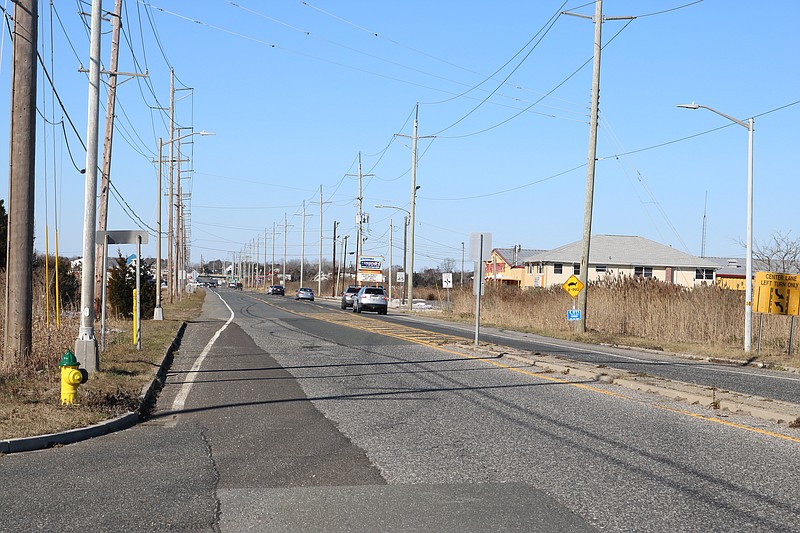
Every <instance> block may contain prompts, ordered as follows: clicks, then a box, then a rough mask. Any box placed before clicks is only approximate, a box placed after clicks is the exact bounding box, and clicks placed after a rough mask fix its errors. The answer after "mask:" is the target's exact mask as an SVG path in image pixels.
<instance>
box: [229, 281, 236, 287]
mask: <svg viewBox="0 0 800 533" xmlns="http://www.w3.org/2000/svg"><path fill="white" fill-rule="evenodd" d="M228 288H229V289H235V288H236V282H235V281H229V282H228Z"/></svg>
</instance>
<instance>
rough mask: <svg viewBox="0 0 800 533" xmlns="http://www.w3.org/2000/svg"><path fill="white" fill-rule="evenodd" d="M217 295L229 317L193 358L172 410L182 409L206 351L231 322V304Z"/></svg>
mask: <svg viewBox="0 0 800 533" xmlns="http://www.w3.org/2000/svg"><path fill="white" fill-rule="evenodd" d="M217 297H218V298H219V299H220V300H221V301H222V303H224V304H225V307H227V308H228V311H230V312H231V316H230V318H228V321H227V322H225V324H224V325H223V326H222V327H221V328H219V329H218V330H217V332H216V333H214V336H213V337H211V340H209V341H208V344H206V347H205V348H203V351H202V352H200V355H199V356H197V359H195V361H194V364H193V365H192V369H191V370H190V371H189V373H188V374H187V375H186V380H185V381H184V382H183V385H182V386H181V390H180V391H179V392H178V395H177V396H175V400H174V401H173V402H172V411H173V412H175V411H181V410H182V409H183V406H184V404H185V403H186V398H187V397H188V396H189V392H190V391H191V390H192V385H193V384H194V380H195V378H197V372H198V371H199V370H200V366H202V364H203V360H204V359H205V358H206V355H208V352H210V351H211V347H212V346H214V343H215V342H216V341H217V339H218V338H219V336H220V335H221V334H222V332H223V331H225V329H226V328H227V327H228V326H229V325H230V323H231V322H233V309H231V306H229V305H228V302H226V301H225V300H223V299H222V296H220V295H219V293H217Z"/></svg>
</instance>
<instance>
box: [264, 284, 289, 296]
mask: <svg viewBox="0 0 800 533" xmlns="http://www.w3.org/2000/svg"><path fill="white" fill-rule="evenodd" d="M285 292H286V291H285V290H284V289H283V285H270V286H269V289H267V294H274V295H275V296H283V295H284V294H285Z"/></svg>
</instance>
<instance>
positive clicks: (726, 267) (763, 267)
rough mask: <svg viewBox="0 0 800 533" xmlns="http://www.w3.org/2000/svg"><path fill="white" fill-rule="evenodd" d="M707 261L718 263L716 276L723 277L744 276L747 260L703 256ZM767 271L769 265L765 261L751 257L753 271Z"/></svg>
mask: <svg viewBox="0 0 800 533" xmlns="http://www.w3.org/2000/svg"><path fill="white" fill-rule="evenodd" d="M704 259H707V260H708V261H713V262H715V263H717V264H718V265H719V269H718V270H717V272H716V273H717V276H723V277H734V278H736V277H741V278H744V277H745V265H746V262H747V260H746V259H745V258H744V257H733V258H728V257H705V258H704ZM761 271H769V265H767V264H766V262H765V261H762V260H760V259H756V258H755V257H754V258H753V272H761Z"/></svg>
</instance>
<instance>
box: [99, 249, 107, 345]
mask: <svg viewBox="0 0 800 533" xmlns="http://www.w3.org/2000/svg"><path fill="white" fill-rule="evenodd" d="M102 254H103V262H102V267H101V268H102V270H101V274H100V279H101V280H102V281H101V285H100V290H101V291H102V292H101V294H102V297H101V301H100V349H101V350H105V349H106V285H107V282H106V274H107V273H108V264H107V263H106V261H107V259H108V235H105V236H103V251H102Z"/></svg>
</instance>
